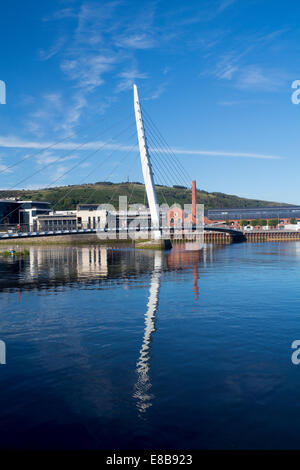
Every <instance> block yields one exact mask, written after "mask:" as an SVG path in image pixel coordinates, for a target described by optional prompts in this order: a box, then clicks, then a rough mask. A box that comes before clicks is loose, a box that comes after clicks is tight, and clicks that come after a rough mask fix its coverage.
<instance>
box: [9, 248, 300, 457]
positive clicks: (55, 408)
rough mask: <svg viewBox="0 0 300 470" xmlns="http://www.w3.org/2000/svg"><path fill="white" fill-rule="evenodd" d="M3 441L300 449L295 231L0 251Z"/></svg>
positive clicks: (299, 290) (299, 264) (299, 277)
mask: <svg viewBox="0 0 300 470" xmlns="http://www.w3.org/2000/svg"><path fill="white" fill-rule="evenodd" d="M0 305H1V313H0V339H1V340H3V341H5V343H6V348H7V364H6V365H1V366H0V447H2V448H7V447H9V448H56V449H57V448H82V449H94V448H114V449H122V448H131V449H132V448H165V449H168V448H174V449H180V448H182V449H201V448H225V449H233V448H300V441H299V437H298V430H299V424H300V365H299V366H295V365H293V364H292V363H291V354H292V349H291V343H292V341H293V340H295V339H300V244H299V243H297V242H290V243H281V244H277V243H269V244H267V243H264V244H246V243H244V244H238V245H231V246H224V247H212V246H208V247H206V248H205V250H204V251H203V252H181V251H177V250H175V249H173V250H172V251H171V252H169V253H160V252H156V253H155V252H149V251H134V250H130V249H128V250H127V249H122V250H117V249H109V248H99V247H97V248H94V247H80V248H74V247H51V248H44V247H43V248H40V247H32V248H30V256H29V257H28V258H26V259H24V260H13V259H8V260H6V259H3V258H2V259H1V260H0Z"/></svg>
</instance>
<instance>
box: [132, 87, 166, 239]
mask: <svg viewBox="0 0 300 470" xmlns="http://www.w3.org/2000/svg"><path fill="white" fill-rule="evenodd" d="M133 93H134V112H135V119H136V128H137V135H138V141H139V149H140V156H141V163H142V170H143V177H144V182H145V188H146V193H147V199H148V204H149V209H150V214H151V225H152V227H151V228H152V234H153V237H154V238H155V239H159V238H161V233H160V229H159V208H158V202H157V196H156V191H155V186H154V177H153V171H152V167H151V159H150V155H149V150H148V146H147V142H146V137H145V130H144V123H143V116H142V111H141V107H140V102H139V96H138V92H137V87H136V85H133Z"/></svg>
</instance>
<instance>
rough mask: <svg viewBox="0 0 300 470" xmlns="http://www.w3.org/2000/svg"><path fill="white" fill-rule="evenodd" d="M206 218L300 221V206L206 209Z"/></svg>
mask: <svg viewBox="0 0 300 470" xmlns="http://www.w3.org/2000/svg"><path fill="white" fill-rule="evenodd" d="M205 216H206V217H207V218H208V219H209V220H211V221H214V220H218V221H221V220H223V221H226V220H247V221H248V220H249V221H250V220H253V219H267V220H268V219H290V218H292V217H294V218H296V219H297V218H298V219H300V206H284V207H282V206H277V207H251V208H247V209H239V208H236V209H206V210H205Z"/></svg>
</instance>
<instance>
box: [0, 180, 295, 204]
mask: <svg viewBox="0 0 300 470" xmlns="http://www.w3.org/2000/svg"><path fill="white" fill-rule="evenodd" d="M156 189H157V196H158V202H159V204H162V203H167V204H169V205H172V204H174V203H178V204H180V205H184V204H191V189H187V188H185V187H184V186H173V187H169V186H159V185H156ZM119 195H122V196H127V198H128V202H129V204H133V203H142V204H143V203H147V202H146V201H147V199H146V195H145V188H144V185H143V184H141V183H138V182H136V183H109V182H99V183H95V184H83V185H74V186H59V187H55V188H48V189H36V190H29V189H28V190H14V191H10V190H0V198H6V197H20V198H22V199H29V200H30V199H31V200H35V201H48V202H50V203H51V204H52V206H55V209H56V210H66V209H74V208H75V207H76V205H77V204H79V203H90V204H91V203H95V204H103V203H110V204H113V205H115V206H116V207H117V205H118V196H119ZM197 202H198V204H204V205H205V208H206V209H213V208H228V209H229V208H234V207H239V208H247V207H271V206H289V205H290V204H285V203H280V202H270V201H261V200H259V199H246V198H242V197H239V196H233V195H230V194H223V193H215V192H213V193H209V192H207V191H202V190H198V191H197Z"/></svg>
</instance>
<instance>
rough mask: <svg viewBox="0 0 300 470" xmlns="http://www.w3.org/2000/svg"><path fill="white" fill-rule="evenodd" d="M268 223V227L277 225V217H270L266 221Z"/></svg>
mask: <svg viewBox="0 0 300 470" xmlns="http://www.w3.org/2000/svg"><path fill="white" fill-rule="evenodd" d="M268 225H269V227H273V228H275V227H277V225H278V219H270V220H269V221H268Z"/></svg>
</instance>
